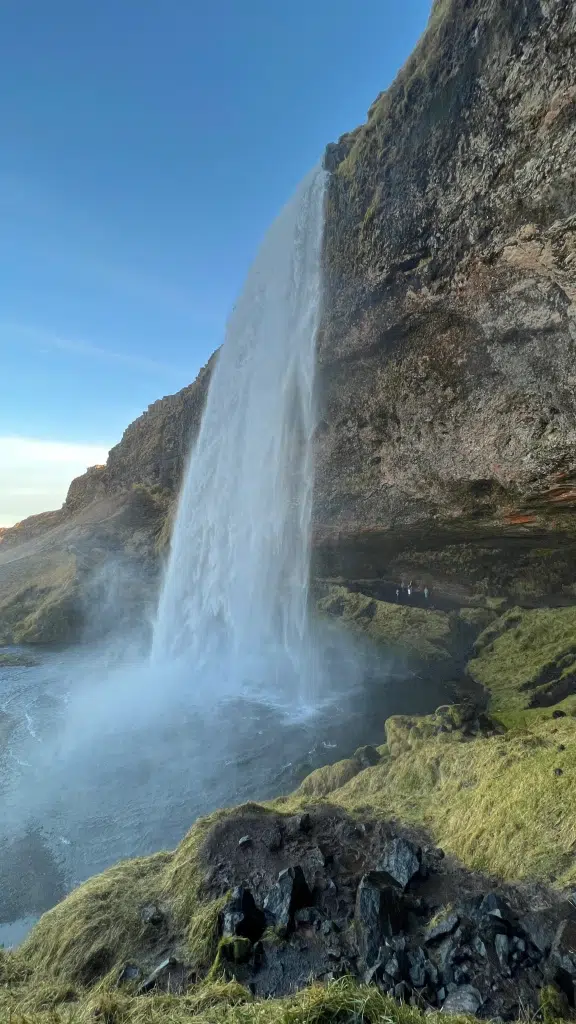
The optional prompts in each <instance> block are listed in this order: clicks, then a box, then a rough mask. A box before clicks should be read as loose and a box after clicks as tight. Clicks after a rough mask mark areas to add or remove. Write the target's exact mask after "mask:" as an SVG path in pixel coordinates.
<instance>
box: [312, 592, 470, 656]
mask: <svg viewBox="0 0 576 1024" xmlns="http://www.w3.org/2000/svg"><path fill="white" fill-rule="evenodd" d="M318 611H319V612H320V614H321V615H325V616H328V617H330V618H335V619H338V621H339V622H340V623H341V624H342V625H343V626H344V627H346V628H349V629H352V630H355V631H356V632H359V633H363V634H365V635H366V636H368V637H370V639H371V640H374V641H375V642H377V643H380V644H385V645H386V646H387V648H388V649H389V650H392V651H397V652H398V653H401V654H405V655H408V656H411V657H415V658H419V659H424V660H426V661H429V662H430V661H431V662H435V663H442V662H444V663H446V664H448V663H450V661H451V660H452V657H453V655H454V653H455V652H456V651H457V649H458V647H459V646H460V645H461V628H460V627H461V626H464V627H465V626H466V625H467V624H466V623H464V622H463V620H461V619H460V617H459V616H458V615H457V614H449V613H447V612H443V611H434V610H429V609H426V608H417V607H415V606H411V605H407V604H392V603H390V602H387V601H378V600H376V599H375V598H372V597H368V596H367V595H366V594H361V593H356V592H354V591H350V590H348V589H347V588H346V587H341V586H332V587H330V590H329V592H328V594H327V595H326V596H325V597H323V598H321V600H320V601H319V602H318ZM484 625H485V621H484V619H482V622H481V627H480V628H482V627H483V626H484ZM477 631H478V630H476V632H477Z"/></svg>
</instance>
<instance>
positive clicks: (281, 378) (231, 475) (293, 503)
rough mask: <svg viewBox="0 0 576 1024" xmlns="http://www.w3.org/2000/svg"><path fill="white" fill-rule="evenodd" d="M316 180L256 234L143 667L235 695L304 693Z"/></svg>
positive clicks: (319, 197) (316, 303) (188, 476)
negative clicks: (174, 668) (279, 690)
mask: <svg viewBox="0 0 576 1024" xmlns="http://www.w3.org/2000/svg"><path fill="white" fill-rule="evenodd" d="M325 181H326V175H325V173H324V172H323V171H322V170H320V169H316V170H314V171H313V172H312V173H311V174H310V175H309V176H308V177H307V178H306V179H305V180H304V182H303V183H302V185H301V186H300V188H299V189H298V191H297V193H296V195H295V196H294V197H293V199H292V200H291V201H290V202H289V203H288V205H287V206H286V207H285V208H284V210H283V211H282V212H281V213H280V215H279V217H278V218H277V220H276V221H275V222H274V223H273V225H272V227H271V228H270V230H269V231H268V234H267V235H266V237H265V239H264V241H263V243H262V245H261V248H260V250H259V252H258V254H257V256H256V259H255V261H254V264H253V265H252V268H251V270H250V272H249V274H248V277H247V280H246V284H245V286H244V290H243V291H242V293H241V295H240V298H239V299H238V302H237V304H236V306H235V308H234V310H233V312H232V315H231V317H230V319H229V323H228V327H227V331H226V338H225V342H224V345H223V347H222V349H221V351H220V353H219V356H218V360H217V364H216V367H215V370H214V373H213V377H212V381H211V384H210V390H209V394H208V399H207V403H206V408H205V411H204V416H203V419H202V425H201V428H200V433H199V435H198V438H197V441H196V444H195V446H194V448H193V451H192V453H191V456H190V459H189V463H188V467H187V470H186V473H185V477H184V481H183V486H182V491H181V495H180V501H179V506H178V512H177V516H176V521H175V525H174V532H173V538H172V546H171V554H170V558H169V562H168V566H167V569H166V574H165V578H164V584H163V589H162V593H161V597H160V602H159V607H158V614H157V621H156V625H155V631H154V638H153V646H152V660H153V662H154V663H156V664H158V665H159V664H161V663H165V662H166V661H173V660H185V661H186V664H187V665H188V666H189V667H190V670H191V672H193V673H194V675H195V676H196V677H198V678H200V677H201V678H202V679H203V682H204V683H205V685H207V686H208V687H210V685H211V681H214V683H216V680H217V681H218V684H219V685H221V683H222V680H225V681H226V685H227V686H228V687H231V688H232V690H234V689H235V688H237V689H240V688H242V686H244V685H245V684H247V685H256V686H266V687H271V688H272V687H275V686H278V685H283V684H287V686H288V687H290V688H292V687H293V686H294V684H296V685H299V686H301V687H304V688H309V687H311V686H312V685H313V677H314V672H315V669H314V661H315V655H314V650H313V645H312V644H311V642H310V636H309V626H308V577H309V555H310V524H311V512H312V491H313V458H312V437H313V431H314V426H315V408H314V367H315V341H316V333H317V328H318V320H319V311H320V292H321V273H320V258H321V246H322V232H323V221H324V209H323V207H324V192H325Z"/></svg>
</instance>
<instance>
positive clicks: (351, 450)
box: [315, 0, 576, 574]
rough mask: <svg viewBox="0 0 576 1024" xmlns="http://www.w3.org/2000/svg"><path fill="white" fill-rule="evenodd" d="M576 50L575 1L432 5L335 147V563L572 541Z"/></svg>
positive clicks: (324, 362)
mask: <svg viewBox="0 0 576 1024" xmlns="http://www.w3.org/2000/svg"><path fill="white" fill-rule="evenodd" d="M575 48H576V8H575V7H574V5H573V4H572V3H570V2H567V0H558V2H554V3H551V2H547V0H541V2H540V0H514V2H510V0H475V2H472V3H470V2H465V0H437V2H436V3H435V5H434V7H433V10H432V15H431V18H430V23H429V26H428V30H427V32H426V33H425V35H424V37H423V39H422V40H421V42H420V44H419V45H418V47H417V49H416V51H415V52H414V54H413V55H412V57H411V58H410V60H409V61H408V63H407V65H406V66H405V67H404V68H403V70H402V71H401V73H400V74H399V76H398V78H397V80H396V81H395V82H394V84H393V85H392V87H391V88H390V90H389V91H388V92H386V93H384V94H382V95H381V96H380V97H379V98H378V99H377V100H376V102H375V103H374V104H373V106H372V108H371V110H370V112H369V116H368V120H367V122H366V124H365V125H363V126H362V127H361V128H359V129H357V130H356V131H355V132H352V133H351V134H349V135H347V136H344V137H343V138H342V139H341V140H339V142H338V143H337V144H335V145H331V146H329V147H328V149H327V153H326V158H325V163H326V166H327V168H328V169H329V170H330V171H331V177H330V183H329V189H328V198H327V218H326V233H325V248H324V261H325V303H324V317H323V323H322V329H321V333H320V338H319V366H320V386H321V396H322V421H321V424H320V428H319V432H318V444H317V488H316V510H315V517H316V536H317V543H318V546H319V554H320V562H319V565H320V569H322V567H324V569H325V571H329V572H338V571H340V572H342V573H350V572H352V573H356V574H358V573H359V572H360V573H361V572H369V573H371V572H374V573H376V574H379V573H385V572H386V571H387V567H388V568H389V567H390V556H391V555H392V554H393V553H395V554H396V555H398V553H399V552H400V551H402V550H404V551H405V552H406V559H405V561H407V563H409V562H410V559H409V557H408V552H409V550H410V549H411V548H414V547H416V548H419V549H420V550H424V549H426V548H427V547H428V548H429V547H430V546H431V547H432V548H434V547H436V546H438V544H440V545H446V543H455V544H457V545H460V544H462V543H463V542H465V543H468V542H469V543H470V544H471V545H473V546H477V545H480V547H481V548H482V547H483V548H484V549H485V548H494V547H495V546H496V547H498V545H499V544H500V540H502V539H503V548H504V549H507V548H509V547H510V545H511V546H512V550H513V551H516V550H518V549H519V548H522V545H523V544H525V542H526V538H527V537H530V536H532V534H534V536H535V537H536V538H537V543H538V544H540V547H544V548H548V547H554V543H553V542H552V541H550V536H551V535H552V536H553V537H556V538H559V537H563V538H564V539H565V538H570V536H571V531H572V529H573V527H572V520H573V509H574V506H575V501H576V472H575V470H576V454H575V441H576V415H575V414H576V399H575V391H574V384H575V383H576V362H575V359H574V356H575V345H576V305H575V303H574V299H575V297H576V175H575V173H574V171H575V161H576V157H575V154H576V61H575ZM494 538H497V541H496V543H494ZM355 551H356V552H357V553H359V555H360V557H359V558H358V559H356V563H357V564H356V565H355V564H354V563H355V557H354V552H355ZM339 552H341V553H342V557H339ZM367 552H369V554H368V555H367ZM324 556H326V557H324ZM514 557H515V556H514Z"/></svg>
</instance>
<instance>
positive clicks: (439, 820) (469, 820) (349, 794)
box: [283, 717, 576, 885]
mask: <svg viewBox="0 0 576 1024" xmlns="http://www.w3.org/2000/svg"><path fill="white" fill-rule="evenodd" d="M415 722H416V723H417V722H418V720H415ZM404 724H405V723H404V722H403V720H398V719H393V720H392V728H390V726H389V724H388V723H387V732H388V735H389V746H390V747H391V753H392V752H393V751H395V750H398V753H397V754H396V756H392V757H390V758H388V759H384V760H382V761H381V762H380V764H378V765H376V766H375V767H373V768H367V769H366V770H365V771H363V772H361V773H360V774H358V775H356V776H355V777H354V778H353V779H351V780H350V781H349V782H347V783H346V785H344V786H343V787H342V788H341V789H339V790H335V791H333V792H332V793H331V794H330V802H331V803H332V804H336V805H338V806H340V807H343V808H344V809H345V810H347V811H349V812H350V813H352V814H356V813H358V814H362V813H364V814H365V813H366V810H367V809H369V810H370V811H371V812H372V813H376V814H381V815H382V816H383V817H386V818H389V817H397V818H399V819H401V820H403V821H406V822H410V823H412V824H414V825H419V826H422V827H424V828H427V829H428V830H430V832H431V833H432V834H433V836H434V839H435V841H436V842H437V843H438V844H439V845H440V846H442V847H443V848H444V849H446V850H448V851H449V852H451V853H452V854H454V855H455V856H456V857H458V858H459V859H460V860H461V861H462V862H463V863H464V864H465V865H466V866H468V867H469V868H472V869H475V870H481V871H486V872H488V873H490V874H495V875H497V876H499V877H500V878H502V879H505V880H509V881H518V880H521V879H529V878H532V879H539V880H541V881H546V882H549V883H550V882H553V883H557V884H560V885H569V884H574V883H575V882H576V856H575V853H574V851H575V849H576V809H575V808H574V801H573V793H574V787H575V786H576V721H575V720H574V719H573V718H569V717H567V718H563V719H559V720H558V721H554V720H544V721H535V722H534V726H533V729H532V731H530V732H527V731H526V732H509V733H505V734H502V735H492V736H487V737H485V738H477V739H474V740H473V741H472V742H467V743H465V742H462V737H461V733H460V730H459V729H454V731H453V732H452V733H449V732H447V733H443V734H442V736H443V739H442V740H441V741H440V742H439V737H438V736H429V737H427V736H426V729H427V725H429V723H428V722H427V721H426V720H423V721H422V722H421V724H420V725H419V727H418V728H419V731H420V732H421V736H420V738H419V739H418V741H417V743H414V742H413V743H412V744H411V745H406V746H405V747H404V748H402V745H401V744H400V746H399V748H397V747H395V743H396V741H397V739H398V736H399V734H401V732H402V728H403V725H404ZM415 746H417V749H414V748H415ZM298 800H299V801H300V803H301V802H302V801H301V797H300V795H299V793H298V792H297V793H296V794H295V797H294V798H292V800H291V803H290V805H289V806H290V807H291V809H295V805H296V803H297V801H298ZM283 806H284V807H286V804H284V805H283Z"/></svg>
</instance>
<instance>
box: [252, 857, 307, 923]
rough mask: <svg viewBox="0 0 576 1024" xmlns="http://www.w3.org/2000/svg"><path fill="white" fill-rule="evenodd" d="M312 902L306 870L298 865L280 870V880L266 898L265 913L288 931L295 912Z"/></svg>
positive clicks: (271, 921)
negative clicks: (305, 874)
mask: <svg viewBox="0 0 576 1024" xmlns="http://www.w3.org/2000/svg"><path fill="white" fill-rule="evenodd" d="M311 902H312V897H311V894H310V890H309V888H308V885H307V882H306V878H305V877H304V872H303V871H302V868H301V867H300V866H299V865H297V866H296V867H293V868H286V869H285V870H284V871H281V872H280V874H279V875H278V881H277V882H276V884H275V885H274V886H273V887H272V889H271V890H270V892H269V893H268V895H267V896H266V899H265V900H264V913H265V915H266V919H267V921H268V922H269V923H270V924H272V925H273V926H274V927H275V928H278V929H279V930H280V931H286V930H287V929H288V928H289V926H290V924H291V923H292V917H293V914H294V912H295V911H296V910H300V909H302V908H303V907H306V906H308V905H309V904H310V903H311Z"/></svg>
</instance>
